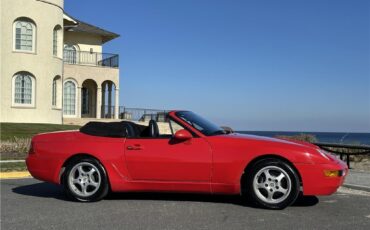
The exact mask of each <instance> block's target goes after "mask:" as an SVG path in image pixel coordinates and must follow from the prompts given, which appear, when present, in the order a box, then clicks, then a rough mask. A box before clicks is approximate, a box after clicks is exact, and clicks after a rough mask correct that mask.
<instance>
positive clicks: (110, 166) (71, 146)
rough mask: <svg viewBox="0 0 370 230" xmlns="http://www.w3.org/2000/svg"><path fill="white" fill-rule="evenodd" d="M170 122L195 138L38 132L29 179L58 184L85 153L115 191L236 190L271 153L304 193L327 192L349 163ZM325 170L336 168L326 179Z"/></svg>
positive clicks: (306, 148) (306, 147)
mask: <svg viewBox="0 0 370 230" xmlns="http://www.w3.org/2000/svg"><path fill="white" fill-rule="evenodd" d="M169 116H170V117H171V119H173V120H174V121H176V122H178V123H179V124H181V125H183V126H184V127H186V129H187V130H189V131H191V132H192V133H193V134H195V135H196V136H197V137H194V138H191V139H190V140H188V141H184V142H179V143H171V140H169V139H167V138H158V139H151V138H111V137H98V136H91V135H86V134H84V133H81V132H79V131H64V132H53V133H45V134H39V135H36V136H35V137H34V138H33V139H32V148H31V150H30V154H29V155H28V157H27V160H26V163H27V167H28V169H29V171H30V173H31V174H32V176H33V177H35V178H37V179H39V180H43V181H47V182H52V183H56V184H60V183H61V175H62V174H63V170H64V167H65V165H66V163H67V162H68V160H69V159H71V158H72V157H74V156H76V155H86V156H91V157H93V158H95V159H97V160H98V161H99V162H100V163H101V164H102V165H103V167H104V169H105V170H106V173H107V175H108V180H109V185H110V189H111V190H112V191H114V192H118V191H166V192H197V193H198V192H200V193H215V194H240V193H241V178H242V176H243V173H244V171H245V169H246V168H247V167H248V166H249V165H251V164H252V162H255V161H256V160H257V159H261V158H264V157H268V156H272V157H276V158H279V159H284V160H285V161H287V162H289V163H290V164H291V165H292V166H293V167H294V168H295V169H296V170H297V172H298V174H299V178H300V183H301V190H302V191H303V194H304V195H330V194H332V193H334V192H335V191H336V190H337V189H338V187H339V186H341V185H342V183H343V181H344V178H345V175H346V174H347V171H348V169H347V166H346V165H345V164H344V163H343V162H342V161H340V160H338V159H337V158H335V157H332V156H330V155H324V154H321V153H320V152H319V150H320V149H319V148H318V147H317V146H315V145H312V144H309V143H305V142H293V141H288V140H282V139H275V138H267V137H260V136H252V135H243V134H235V133H233V134H225V135H216V136H206V135H203V134H202V133H201V132H199V131H198V130H197V129H195V128H194V127H192V126H191V125H189V124H188V123H186V122H184V121H183V120H181V119H180V118H178V117H177V116H176V111H172V112H170V113H169ZM325 170H340V171H341V172H343V173H342V175H339V176H335V177H329V176H327V175H325V173H324V171H325Z"/></svg>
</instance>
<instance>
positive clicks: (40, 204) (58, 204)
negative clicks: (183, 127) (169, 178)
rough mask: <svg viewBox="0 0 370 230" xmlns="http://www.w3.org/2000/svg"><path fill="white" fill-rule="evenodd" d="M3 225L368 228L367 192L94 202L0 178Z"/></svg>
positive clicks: (126, 197) (125, 197) (121, 197)
mask: <svg viewBox="0 0 370 230" xmlns="http://www.w3.org/2000/svg"><path fill="white" fill-rule="evenodd" d="M0 182H1V229H2V230H6V229H63V230H64V229H121V230H123V229H124V230H126V229H336V230H338V229H370V228H369V226H370V196H369V195H368V194H367V195H366V193H365V194H362V195H361V193H359V194H360V195H358V194H357V195H356V194H353V193H352V192H350V193H349V192H346V189H345V190H344V192H338V193H336V194H334V195H332V196H329V197H318V198H316V197H309V198H306V199H304V200H300V201H299V202H298V203H296V204H295V205H294V206H292V207H289V208H286V209H285V210H280V211H270V210H263V209H257V208H254V207H251V206H250V205H248V204H243V202H241V200H240V199H239V197H237V196H210V195H189V194H154V193H149V194H145V193H140V194H132V193H131V194H126V193H119V194H113V195H110V196H109V197H108V198H107V199H105V200H103V201H100V202H96V203H78V202H72V201H68V200H65V199H66V198H65V196H64V194H63V190H62V189H61V188H60V187H59V186H56V185H52V184H48V183H44V182H40V181H38V180H35V179H15V180H0Z"/></svg>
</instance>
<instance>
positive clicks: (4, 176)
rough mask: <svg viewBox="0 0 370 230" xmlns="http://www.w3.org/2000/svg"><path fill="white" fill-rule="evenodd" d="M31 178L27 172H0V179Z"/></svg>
mask: <svg viewBox="0 0 370 230" xmlns="http://www.w3.org/2000/svg"><path fill="white" fill-rule="evenodd" d="M27 177H31V174H30V173H29V172H28V171H23V172H0V179H20V178H27Z"/></svg>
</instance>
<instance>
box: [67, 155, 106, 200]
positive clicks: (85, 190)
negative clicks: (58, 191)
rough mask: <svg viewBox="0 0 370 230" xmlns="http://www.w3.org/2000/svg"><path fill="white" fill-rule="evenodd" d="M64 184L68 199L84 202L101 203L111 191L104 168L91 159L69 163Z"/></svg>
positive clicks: (84, 158)
mask: <svg viewBox="0 0 370 230" xmlns="http://www.w3.org/2000/svg"><path fill="white" fill-rule="evenodd" d="M62 182H63V186H64V191H65V193H66V195H67V197H68V198H70V199H72V200H77V201H82V202H94V201H99V200H101V199H103V198H104V197H105V196H106V195H107V194H108V191H109V184H108V177H107V174H106V172H105V170H104V167H103V166H102V165H101V164H100V162H99V161H97V160H96V159H94V158H90V157H82V158H76V159H74V160H72V161H71V162H69V163H68V165H67V166H66V170H65V173H64V175H63V180H62Z"/></svg>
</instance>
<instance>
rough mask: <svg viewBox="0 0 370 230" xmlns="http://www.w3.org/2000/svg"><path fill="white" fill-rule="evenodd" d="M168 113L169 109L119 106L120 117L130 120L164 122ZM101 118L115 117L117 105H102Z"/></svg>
mask: <svg viewBox="0 0 370 230" xmlns="http://www.w3.org/2000/svg"><path fill="white" fill-rule="evenodd" d="M167 113H168V111H167V110H160V109H143V108H128V107H125V106H119V108H118V118H119V119H123V120H129V121H142V122H147V121H150V120H152V119H153V120H156V121H159V122H163V121H167ZM101 118H107V119H113V118H115V106H108V105H105V106H102V107H101Z"/></svg>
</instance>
